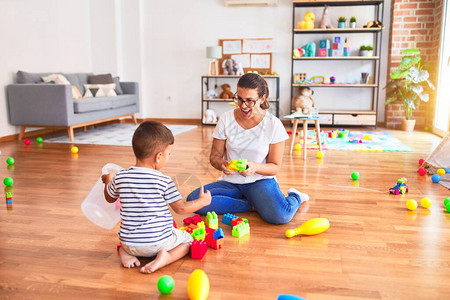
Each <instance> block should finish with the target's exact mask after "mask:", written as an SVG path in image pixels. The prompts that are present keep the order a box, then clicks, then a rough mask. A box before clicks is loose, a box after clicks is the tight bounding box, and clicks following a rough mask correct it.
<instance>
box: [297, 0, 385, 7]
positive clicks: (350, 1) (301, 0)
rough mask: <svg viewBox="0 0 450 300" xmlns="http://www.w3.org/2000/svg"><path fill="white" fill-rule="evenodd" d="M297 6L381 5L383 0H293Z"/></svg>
mask: <svg viewBox="0 0 450 300" xmlns="http://www.w3.org/2000/svg"><path fill="white" fill-rule="evenodd" d="M292 3H293V4H294V6H295V7H312V6H324V5H328V6H360V5H380V4H382V3H383V0H344V1H341V0H328V1H321V0H317V1H315V0H314V1H311V0H293V1H292Z"/></svg>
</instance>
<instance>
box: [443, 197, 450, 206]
mask: <svg viewBox="0 0 450 300" xmlns="http://www.w3.org/2000/svg"><path fill="white" fill-rule="evenodd" d="M448 204H450V197H448V198H445V199H444V205H448Z"/></svg>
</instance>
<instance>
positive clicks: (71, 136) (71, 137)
mask: <svg viewBox="0 0 450 300" xmlns="http://www.w3.org/2000/svg"><path fill="white" fill-rule="evenodd" d="M67 133H68V134H69V139H70V141H71V142H73V127H72V126H70V127H67Z"/></svg>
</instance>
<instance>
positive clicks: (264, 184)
mask: <svg viewBox="0 0 450 300" xmlns="http://www.w3.org/2000/svg"><path fill="white" fill-rule="evenodd" d="M204 187H205V190H209V191H210V192H211V196H212V201H211V204H210V205H208V206H205V207H203V208H201V209H200V210H198V211H197V213H199V214H202V215H204V214H206V213H207V212H209V211H215V212H216V213H217V214H225V213H240V212H246V211H252V210H253V208H254V210H256V211H257V212H258V213H259V215H260V216H261V218H262V219H263V220H264V221H266V222H267V223H272V224H285V223H288V222H289V221H290V220H291V219H292V217H293V216H294V215H295V213H296V212H297V210H298V208H299V206H300V204H301V203H302V200H301V199H300V196H299V195H297V194H294V193H291V194H290V195H289V196H287V197H285V196H284V194H283V193H282V192H281V190H280V187H279V186H278V183H277V182H276V181H275V179H273V178H269V179H261V180H258V181H255V182H253V183H246V184H234V183H230V182H226V181H217V182H213V183H210V184H207V185H205V186H204ZM199 193H200V189H199V188H198V189H196V190H195V191H193V192H192V193H190V194H189V196H188V197H187V199H186V200H187V201H192V200H195V199H198V196H199Z"/></svg>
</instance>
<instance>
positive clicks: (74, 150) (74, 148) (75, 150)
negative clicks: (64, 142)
mask: <svg viewBox="0 0 450 300" xmlns="http://www.w3.org/2000/svg"><path fill="white" fill-rule="evenodd" d="M70 151H72V153H73V154H75V153H78V147H77V146H73V147H72V149H70Z"/></svg>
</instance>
